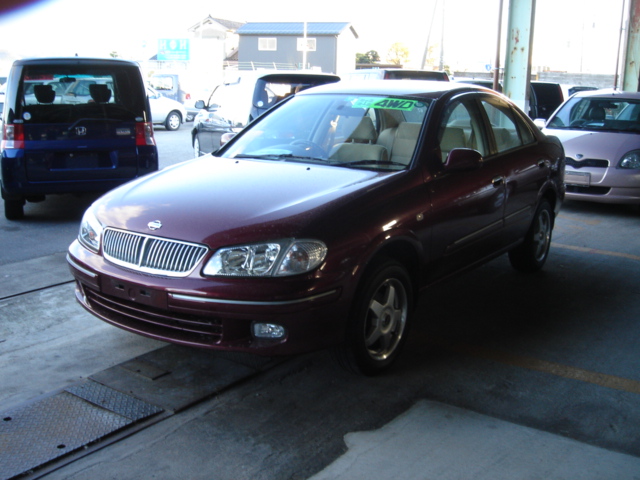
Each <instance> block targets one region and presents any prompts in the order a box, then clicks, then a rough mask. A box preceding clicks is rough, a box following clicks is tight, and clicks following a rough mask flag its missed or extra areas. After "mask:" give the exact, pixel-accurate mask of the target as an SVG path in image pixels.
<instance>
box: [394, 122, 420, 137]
mask: <svg viewBox="0 0 640 480" xmlns="http://www.w3.org/2000/svg"><path fill="white" fill-rule="evenodd" d="M420 127H422V124H420V123H413V122H400V124H399V125H398V130H396V138H400V139H403V140H404V139H409V140H416V139H417V138H418V135H419V134H420Z"/></svg>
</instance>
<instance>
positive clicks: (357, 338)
mask: <svg viewBox="0 0 640 480" xmlns="http://www.w3.org/2000/svg"><path fill="white" fill-rule="evenodd" d="M563 175H564V152H563V149H562V146H561V144H560V142H559V141H558V140H557V139H555V138H554V137H545V136H544V135H543V134H542V133H541V132H540V131H539V130H538V129H537V128H536V127H535V126H534V125H533V123H532V122H531V121H530V120H529V119H528V117H527V116H526V115H525V114H523V113H522V112H521V111H520V110H518V108H517V107H516V106H514V105H513V104H512V103H511V102H510V101H509V100H507V99H506V98H505V97H503V96H501V95H500V94H497V93H495V92H493V91H490V90H487V89H483V88H481V87H475V86H471V85H460V84H449V83H445V82H423V81H413V82H404V81H381V82H378V81H369V82H363V83H356V82H349V83H336V84H332V85H327V86H322V87H317V88H313V89H310V90H307V91H304V92H301V93H300V94H297V95H295V96H292V97H290V99H288V100H286V101H284V102H283V103H282V104H280V105H279V106H277V107H276V108H274V109H272V110H271V111H269V112H268V113H267V114H265V115H264V116H262V117H261V118H260V119H258V120H257V121H256V122H254V123H252V124H250V125H249V126H248V127H246V128H245V129H244V130H243V131H242V132H241V133H240V134H238V135H237V136H236V137H234V138H233V139H232V140H231V141H230V142H229V143H227V144H226V145H225V146H224V147H223V148H221V149H220V150H219V151H218V152H217V153H215V154H214V155H207V156H204V157H201V158H198V159H195V160H192V161H189V162H186V163H183V164H179V165H176V166H174V167H172V168H168V169H165V170H163V171H161V172H158V173H155V174H151V175H148V176H146V177H144V178H141V179H139V180H136V181H133V182H131V183H129V184H127V185H125V186H123V187H120V188H118V189H116V190H113V191H111V192H110V193H108V194H107V195H105V196H104V197H102V198H101V199H99V200H98V201H97V202H96V203H95V204H94V205H93V206H92V207H91V208H90V209H89V210H88V211H87V212H86V214H85V216H84V218H83V220H82V225H81V227H80V233H79V236H78V239H77V240H76V241H75V242H74V243H73V244H72V245H71V246H70V248H69V256H68V260H69V264H70V266H71V271H72V272H73V274H74V276H75V278H76V280H77V292H76V295H77V298H78V300H79V302H80V303H81V304H82V305H83V306H84V307H85V308H86V309H87V310H88V311H90V312H91V313H93V314H94V315H96V316H98V317H99V318H101V319H103V320H105V321H107V322H109V323H111V324H113V325H116V326H118V327H121V328H124V329H126V330H129V331H132V332H135V333H139V334H142V335H146V336H149V337H152V338H157V339H160V340H166V341H169V342H174V343H178V344H183V345H192V346H196V347H204V348H212V349H220V350H235V351H244V352H254V353H258V354H264V355H278V354H293V353H299V352H306V351H311V350H314V349H320V348H325V347H336V351H337V352H338V354H339V355H338V357H339V359H341V361H342V362H343V364H344V365H345V366H347V367H350V368H352V369H354V370H356V371H359V372H362V373H365V374H373V373H376V372H378V371H380V370H382V369H383V368H385V367H387V366H388V365H389V364H391V362H392V361H393V360H394V359H395V358H396V357H397V355H398V353H399V351H400V348H401V346H402V344H403V342H404V340H405V337H406V335H405V332H406V331H407V326H408V325H409V323H410V322H411V320H412V310H413V307H414V304H415V303H416V300H417V297H418V295H419V293H420V291H421V290H422V289H423V288H425V287H427V286H428V285H430V284H431V283H433V282H435V281H437V280H440V279H442V278H444V277H447V276H450V275H452V274H455V273H457V272H460V271H462V270H465V269H467V268H469V267H471V266H475V265H478V264H480V263H481V262H484V261H488V260H490V259H492V258H494V257H496V256H498V255H501V254H503V253H507V252H508V254H509V258H510V260H511V263H512V264H513V266H514V267H515V268H517V269H519V270H522V271H535V270H538V269H540V268H541V267H542V266H543V264H544V263H545V260H546V259H547V255H548V251H549V245H550V242H551V233H552V229H553V225H554V219H555V216H556V214H557V212H558V210H559V208H560V205H561V203H562V200H563V197H564V189H563V188H564V187H563Z"/></svg>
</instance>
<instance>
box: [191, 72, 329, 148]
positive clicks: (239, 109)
mask: <svg viewBox="0 0 640 480" xmlns="http://www.w3.org/2000/svg"><path fill="white" fill-rule="evenodd" d="M339 80H340V77H338V76H336V75H331V74H328V73H310V72H298V71H288V72H282V71H280V72H261V73H258V74H257V75H256V74H253V73H252V74H247V75H244V76H241V77H239V78H238V79H237V81H235V82H231V83H224V84H222V85H218V86H217V87H216V88H214V90H213V91H212V92H211V95H210V97H209V100H208V101H207V102H206V103H205V102H204V100H199V101H197V102H196V104H195V106H196V108H197V109H199V110H200V112H199V113H198V114H197V115H196V117H195V118H194V121H193V130H192V131H191V141H192V146H193V150H194V154H195V156H196V157H199V156H200V155H203V154H206V153H211V152H213V151H215V150H217V149H218V148H219V147H220V141H219V138H220V133H235V132H237V131H238V130H240V129H241V128H243V127H244V126H245V125H246V124H247V123H249V122H251V121H252V120H253V119H255V118H257V117H259V116H260V115H262V114H263V113H264V112H266V111H267V110H268V109H269V108H271V107H272V106H274V105H275V104H277V103H278V102H280V101H282V100H284V99H285V98H287V97H288V96H290V95H293V94H294V93H296V92H299V91H302V90H306V89H307V88H310V87H314V86H317V85H324V84H326V83H334V82H337V81H339Z"/></svg>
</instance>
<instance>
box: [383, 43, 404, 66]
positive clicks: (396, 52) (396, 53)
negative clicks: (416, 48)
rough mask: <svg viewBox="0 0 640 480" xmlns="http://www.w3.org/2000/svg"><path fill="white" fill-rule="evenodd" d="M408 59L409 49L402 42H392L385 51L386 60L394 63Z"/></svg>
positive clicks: (401, 63) (399, 63)
mask: <svg viewBox="0 0 640 480" xmlns="http://www.w3.org/2000/svg"><path fill="white" fill-rule="evenodd" d="M408 60H409V49H408V48H407V47H405V46H404V44H403V43H399V42H397V43H394V44H393V45H391V48H389V51H388V52H387V62H389V63H393V64H394V65H403V64H404V63H407V61H408Z"/></svg>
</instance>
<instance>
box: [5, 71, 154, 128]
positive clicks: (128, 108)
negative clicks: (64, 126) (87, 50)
mask: <svg viewBox="0 0 640 480" xmlns="http://www.w3.org/2000/svg"><path fill="white" fill-rule="evenodd" d="M15 108H16V117H17V118H20V119H22V120H23V121H24V122H25V123H71V122H73V121H75V120H77V119H79V118H96V119H106V120H108V119H111V120H119V121H144V120H145V119H146V114H145V112H146V96H145V95H144V90H143V88H142V85H141V80H140V73H139V70H138V69H136V68H135V67H127V66H104V67H103V66H95V65H47V66H43V65H25V66H24V68H23V70H22V78H21V82H20V85H19V87H18V91H17V98H16V105H15Z"/></svg>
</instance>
